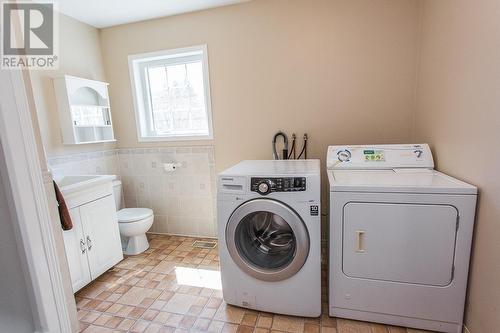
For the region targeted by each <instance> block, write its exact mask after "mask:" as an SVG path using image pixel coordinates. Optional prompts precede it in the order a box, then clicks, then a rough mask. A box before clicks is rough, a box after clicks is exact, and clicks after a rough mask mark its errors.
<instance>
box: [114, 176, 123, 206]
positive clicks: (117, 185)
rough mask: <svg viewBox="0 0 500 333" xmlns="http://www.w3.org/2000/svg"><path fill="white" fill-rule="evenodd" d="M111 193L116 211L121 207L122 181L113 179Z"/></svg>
mask: <svg viewBox="0 0 500 333" xmlns="http://www.w3.org/2000/svg"><path fill="white" fill-rule="evenodd" d="M113 195H114V197H115V206H116V211H119V210H120V209H122V182H121V181H119V180H113Z"/></svg>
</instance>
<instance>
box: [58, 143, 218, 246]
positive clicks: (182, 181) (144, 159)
mask: <svg viewBox="0 0 500 333" xmlns="http://www.w3.org/2000/svg"><path fill="white" fill-rule="evenodd" d="M173 162H175V163H179V164H180V167H179V168H177V170H175V171H173V172H166V171H165V170H164V169H163V163H173ZM49 165H50V167H51V169H52V172H53V174H54V176H63V175H70V174H72V175H75V174H113V175H117V176H118V177H119V178H120V179H121V180H122V184H123V195H124V199H125V206H126V207H148V208H151V209H153V211H154V214H155V220H154V223H153V226H152V227H151V230H150V231H151V232H158V233H169V234H177V235H189V236H203V237H215V236H216V218H215V204H216V201H215V198H216V186H215V166H214V152H213V147H211V146H193V147H167V148H140V149H115V150H108V151H101V152H92V153H84V154H75V155H68V156H64V157H57V158H49Z"/></svg>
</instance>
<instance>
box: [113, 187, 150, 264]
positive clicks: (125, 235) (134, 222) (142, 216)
mask: <svg viewBox="0 0 500 333" xmlns="http://www.w3.org/2000/svg"><path fill="white" fill-rule="evenodd" d="M113 192H114V197H115V204H116V212H117V216H118V228H119V229H120V237H121V240H122V249H123V253H124V254H126V255H136V254H140V253H142V252H144V251H146V250H147V249H148V248H149V243H148V239H147V238H146V232H147V231H148V230H149V228H151V226H152V225H153V219H154V215H153V210H151V209H149V208H122V182H121V181H119V180H114V181H113Z"/></svg>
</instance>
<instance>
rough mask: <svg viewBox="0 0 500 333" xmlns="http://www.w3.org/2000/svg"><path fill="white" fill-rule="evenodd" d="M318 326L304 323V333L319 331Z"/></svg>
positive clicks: (318, 332) (316, 332) (317, 332)
mask: <svg viewBox="0 0 500 333" xmlns="http://www.w3.org/2000/svg"><path fill="white" fill-rule="evenodd" d="M319 328H320V326H319V325H315V324H310V323H304V333H320V330H319Z"/></svg>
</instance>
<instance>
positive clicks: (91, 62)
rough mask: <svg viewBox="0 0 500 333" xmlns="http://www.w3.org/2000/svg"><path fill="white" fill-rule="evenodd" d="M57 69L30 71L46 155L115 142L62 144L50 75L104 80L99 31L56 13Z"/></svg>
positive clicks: (102, 146) (103, 146)
mask: <svg viewBox="0 0 500 333" xmlns="http://www.w3.org/2000/svg"><path fill="white" fill-rule="evenodd" d="M59 25H60V26H59V50H60V52H59V69H58V70H57V71H45V70H35V71H30V77H31V84H32V87H33V95H34V98H35V105H36V109H37V113H38V121H39V125H40V131H41V134H42V141H43V144H44V147H45V151H46V154H47V155H48V156H49V157H53V156H60V155H65V154H70V153H79V152H85V151H95V150H102V149H104V148H111V147H114V144H87V145H78V146H77V145H63V143H62V138H61V132H60V127H59V118H58V117H59V116H58V113H57V112H58V111H57V104H56V99H55V93H54V86H53V84H52V78H54V77H60V76H62V75H65V74H68V75H74V76H80V77H84V78H87V79H92V80H105V76H104V69H103V63H102V56H101V48H100V43H99V30H98V29H96V28H94V27H91V26H89V25H87V24H84V23H82V22H79V21H77V20H74V19H72V18H70V17H68V16H65V15H62V14H60V15H59Z"/></svg>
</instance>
